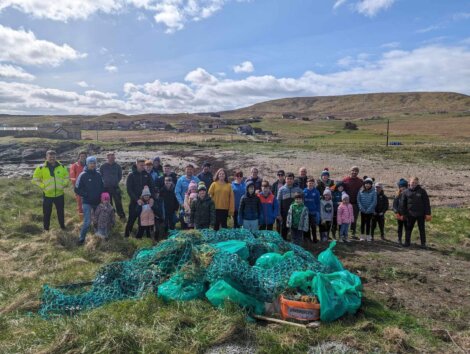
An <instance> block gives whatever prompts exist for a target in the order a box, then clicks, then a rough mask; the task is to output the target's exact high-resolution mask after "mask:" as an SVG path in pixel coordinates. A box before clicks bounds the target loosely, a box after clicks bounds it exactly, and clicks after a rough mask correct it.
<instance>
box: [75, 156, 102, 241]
mask: <svg viewBox="0 0 470 354" xmlns="http://www.w3.org/2000/svg"><path fill="white" fill-rule="evenodd" d="M103 192H104V184H103V179H102V178H101V175H100V174H99V172H98V171H97V170H96V157H94V156H89V157H87V159H86V166H85V168H84V169H83V172H82V173H80V175H79V176H78V178H77V181H76V182H75V193H76V194H77V195H79V196H80V197H81V198H82V207H83V225H82V228H81V230H80V238H79V239H78V244H79V245H83V244H84V243H85V238H86V234H87V232H88V229H89V228H90V225H91V213H92V210H95V209H96V207H97V206H98V205H99V204H100V202H101V193H103Z"/></svg>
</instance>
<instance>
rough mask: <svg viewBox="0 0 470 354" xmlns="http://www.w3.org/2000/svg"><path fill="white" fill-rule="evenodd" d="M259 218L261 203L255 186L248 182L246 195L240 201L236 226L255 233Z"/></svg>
mask: <svg viewBox="0 0 470 354" xmlns="http://www.w3.org/2000/svg"><path fill="white" fill-rule="evenodd" d="M260 218H261V201H260V200H259V198H258V196H257V195H256V192H255V184H254V183H253V182H252V181H248V182H247V184H246V194H245V195H244V196H243V197H242V199H241V200H240V208H238V224H239V225H242V226H243V228H244V229H247V230H249V231H256V230H258V227H259V220H260Z"/></svg>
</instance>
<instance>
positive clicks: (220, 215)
mask: <svg viewBox="0 0 470 354" xmlns="http://www.w3.org/2000/svg"><path fill="white" fill-rule="evenodd" d="M227 218H228V210H226V209H215V225H214V230H215V231H217V230H219V229H220V228H223V229H226V228H227Z"/></svg>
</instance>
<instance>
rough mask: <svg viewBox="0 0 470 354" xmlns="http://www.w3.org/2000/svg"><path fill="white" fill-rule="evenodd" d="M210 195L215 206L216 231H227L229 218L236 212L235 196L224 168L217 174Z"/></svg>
mask: <svg viewBox="0 0 470 354" xmlns="http://www.w3.org/2000/svg"><path fill="white" fill-rule="evenodd" d="M209 195H210V197H211V198H212V200H213V201H214V204H215V225H214V230H216V231H217V230H219V229H220V228H221V227H222V228H224V229H226V228H227V218H228V217H229V216H233V214H234V211H235V196H234V194H233V190H232V186H231V184H230V183H229V182H228V177H227V173H226V172H225V170H224V169H223V168H220V169H219V170H218V171H217V173H216V174H215V177H214V182H213V183H212V184H211V187H210V188H209Z"/></svg>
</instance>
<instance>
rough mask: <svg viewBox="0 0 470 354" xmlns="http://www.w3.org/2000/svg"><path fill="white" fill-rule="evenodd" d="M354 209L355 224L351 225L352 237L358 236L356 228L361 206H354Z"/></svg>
mask: <svg viewBox="0 0 470 354" xmlns="http://www.w3.org/2000/svg"><path fill="white" fill-rule="evenodd" d="M351 205H352V207H353V214H354V222H352V223H351V231H352V236H353V237H354V236H356V226H357V218H358V217H359V206H358V205H357V204H352V203H351Z"/></svg>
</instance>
